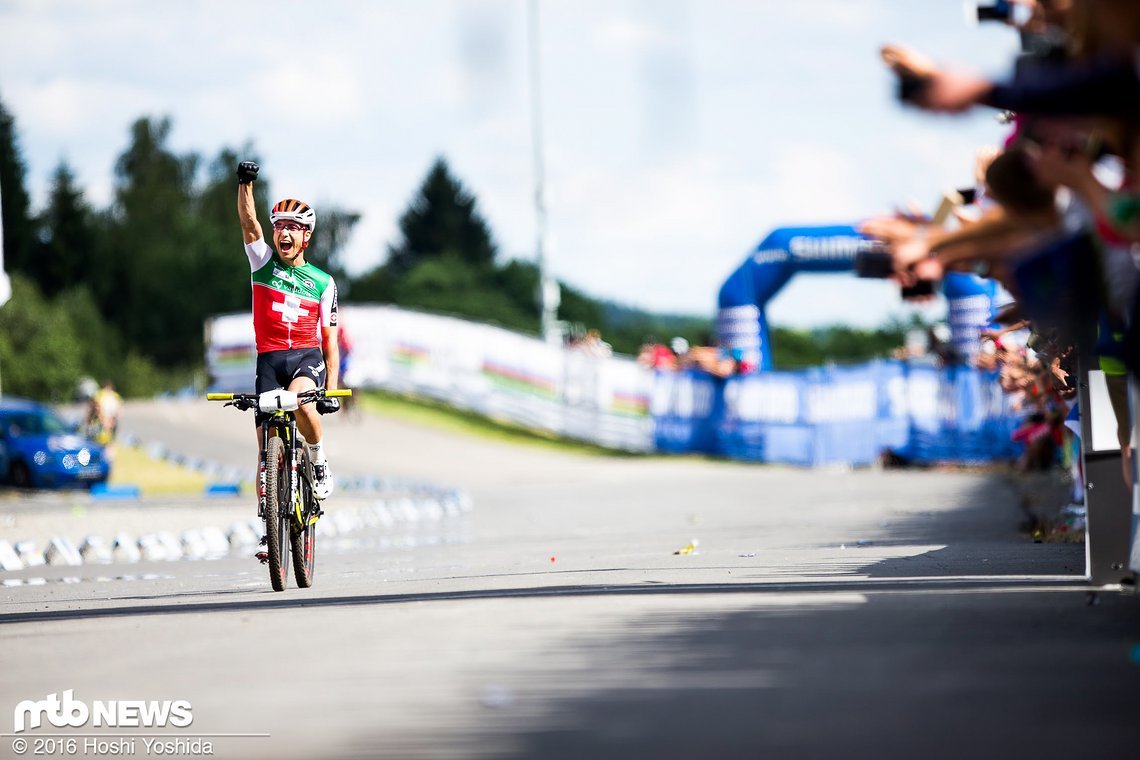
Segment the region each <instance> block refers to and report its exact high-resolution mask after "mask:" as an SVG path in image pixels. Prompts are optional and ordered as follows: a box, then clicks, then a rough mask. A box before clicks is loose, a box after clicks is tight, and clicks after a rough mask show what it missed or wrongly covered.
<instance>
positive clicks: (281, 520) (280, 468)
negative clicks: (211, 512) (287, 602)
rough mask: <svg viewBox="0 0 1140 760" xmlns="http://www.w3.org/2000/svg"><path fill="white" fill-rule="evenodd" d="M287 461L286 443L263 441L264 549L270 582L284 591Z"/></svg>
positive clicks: (288, 506)
mask: <svg viewBox="0 0 1140 760" xmlns="http://www.w3.org/2000/svg"><path fill="white" fill-rule="evenodd" d="M288 496H289V461H288V459H286V456H285V442H284V441H282V440H281V438H279V437H278V436H270V437H269V440H268V441H267V442H266V444H265V551H266V553H267V554H268V555H269V582H270V583H272V584H273V590H274V591H284V590H285V584H286V581H287V574H288V554H289V515H290V512H291V511H292V504H291V503H290V499H289V498H288Z"/></svg>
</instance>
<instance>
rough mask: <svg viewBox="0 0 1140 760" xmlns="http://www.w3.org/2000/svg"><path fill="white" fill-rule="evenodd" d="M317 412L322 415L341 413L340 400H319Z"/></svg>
mask: <svg viewBox="0 0 1140 760" xmlns="http://www.w3.org/2000/svg"><path fill="white" fill-rule="evenodd" d="M317 411H318V412H320V413H321V414H333V413H334V412H339V411H340V399H339V398H319V399H317Z"/></svg>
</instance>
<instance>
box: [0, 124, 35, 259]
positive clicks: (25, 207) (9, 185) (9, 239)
mask: <svg viewBox="0 0 1140 760" xmlns="http://www.w3.org/2000/svg"><path fill="white" fill-rule="evenodd" d="M26 174H27V170H26V168H25V167H24V160H23V158H22V157H21V155H20V146H19V144H18V143H17V140H16V121H15V119H14V118H13V117H12V115H11V114H10V113H8V110H7V109H6V108H4V104H3V102H0V223H2V224H3V228H4V268H5V269H7V270H8V271H11V272H26V271H27V268H28V267H29V266H30V265H31V263H32V261H33V259H34V257H35V243H36V229H35V223H34V221H33V219H32V216H31V212H30V210H29V209H30V207H31V202H30V200H29V198H28V190H27V188H26V187H25V185H24V179H25V175H26Z"/></svg>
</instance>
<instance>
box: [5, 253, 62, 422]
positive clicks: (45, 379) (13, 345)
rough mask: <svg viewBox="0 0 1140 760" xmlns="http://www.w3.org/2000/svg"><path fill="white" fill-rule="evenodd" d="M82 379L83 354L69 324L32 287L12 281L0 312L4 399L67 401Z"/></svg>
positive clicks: (19, 280) (17, 279) (16, 278)
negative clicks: (7, 297) (5, 396)
mask: <svg viewBox="0 0 1140 760" xmlns="http://www.w3.org/2000/svg"><path fill="white" fill-rule="evenodd" d="M81 375H82V351H81V350H80V344H79V339H78V337H77V336H76V334H75V331H74V329H73V328H72V324H71V320H70V319H68V316H67V314H66V313H64V312H63V311H61V310H59V309H56V308H54V307H53V306H52V305H51V304H50V303H49V302H48V301H47V300H45V299H44V297H43V295H42V294H41V293H40V292H39V289H38V288H37V287H36V285H35V283H34V282H32V281H31V280H30V279H28V278H27V277H25V276H23V275H19V274H16V275H13V276H12V299H11V300H10V301H8V303H6V304H4V307H3V308H0V383H2V387H3V391H4V393H6V394H13V395H17V396H27V397H28V398H33V399H38V400H43V401H68V400H70V399H71V397H72V396H73V395H74V393H75V389H76V386H77V384H78V382H79V378H80V376H81Z"/></svg>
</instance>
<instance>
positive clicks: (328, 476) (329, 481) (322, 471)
mask: <svg viewBox="0 0 1140 760" xmlns="http://www.w3.org/2000/svg"><path fill="white" fill-rule="evenodd" d="M332 492H333V476H332V472H331V471H330V470H329V463H328V462H323V463H321V464H315V465H313V496H315V497H316V498H317V499H318V500H319V501H324V500H325V499H327V498H328V497H329V496H332Z"/></svg>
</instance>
